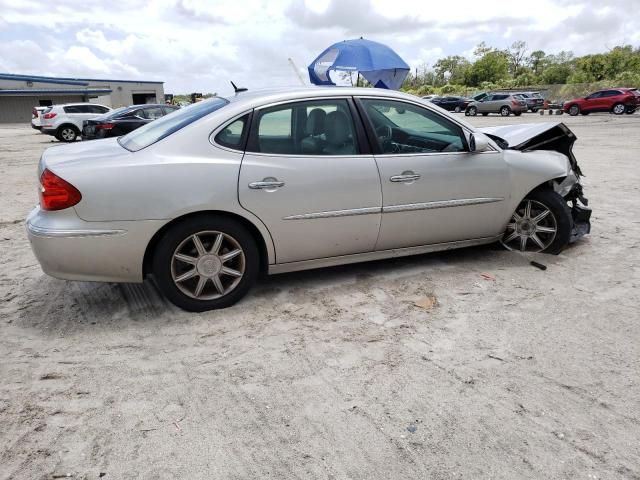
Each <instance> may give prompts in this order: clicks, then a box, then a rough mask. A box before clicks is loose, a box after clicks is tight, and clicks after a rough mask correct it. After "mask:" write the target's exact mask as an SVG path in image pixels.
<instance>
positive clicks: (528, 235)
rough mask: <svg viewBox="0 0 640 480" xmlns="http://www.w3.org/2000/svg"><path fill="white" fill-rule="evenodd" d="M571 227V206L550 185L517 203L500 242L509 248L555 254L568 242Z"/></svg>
mask: <svg viewBox="0 0 640 480" xmlns="http://www.w3.org/2000/svg"><path fill="white" fill-rule="evenodd" d="M527 205H529V215H527ZM545 211H547V214H546V215H545V216H541V214H542V213H544V212H545ZM518 217H519V219H518ZM536 218H539V220H538V221H537V222H536V221H535V219H536ZM572 228H573V218H572V217H571V210H570V209H569V206H568V205H567V202H566V201H565V200H564V198H562V197H561V196H560V195H559V194H557V193H556V192H555V191H553V190H551V189H549V188H545V189H539V190H534V191H533V192H531V193H529V194H528V195H527V196H526V197H525V198H524V199H523V200H522V202H520V204H518V207H517V208H516V211H515V212H514V214H513V216H512V217H511V219H510V220H509V223H508V224H507V229H506V230H505V233H504V235H503V237H502V240H501V243H502V245H503V246H504V247H505V248H507V249H508V250H519V251H522V252H525V251H528V252H541V253H550V254H553V255H557V254H558V253H560V252H561V251H562V250H563V249H564V248H565V247H566V246H567V244H568V243H569V239H570V238H571V230H572ZM543 229H544V230H543ZM523 237H524V240H523ZM534 237H535V238H534ZM536 239H537V240H536ZM523 242H524V243H523ZM523 246H524V248H523ZM514 247H515V248H514Z"/></svg>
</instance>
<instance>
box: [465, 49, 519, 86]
mask: <svg viewBox="0 0 640 480" xmlns="http://www.w3.org/2000/svg"><path fill="white" fill-rule="evenodd" d="M476 52H482V56H481V57H480V58H478V60H476V61H475V62H474V63H473V64H472V65H471V67H470V68H468V69H467V70H466V72H465V75H464V83H465V85H469V86H472V87H476V86H479V85H480V84H481V83H482V82H492V83H496V82H498V81H500V80H502V79H504V78H506V77H507V76H508V74H509V58H508V55H507V53H506V52H504V51H501V50H497V49H488V47H486V46H485V45H484V42H483V43H481V44H480V45H478V48H476Z"/></svg>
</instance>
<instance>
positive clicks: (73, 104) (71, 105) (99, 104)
mask: <svg viewBox="0 0 640 480" xmlns="http://www.w3.org/2000/svg"><path fill="white" fill-rule="evenodd" d="M82 105H97V106H98V107H105V108H111V107H108V106H106V105H102V104H101V103H91V102H76V103H58V104H56V105H51V106H52V107H76V106H82Z"/></svg>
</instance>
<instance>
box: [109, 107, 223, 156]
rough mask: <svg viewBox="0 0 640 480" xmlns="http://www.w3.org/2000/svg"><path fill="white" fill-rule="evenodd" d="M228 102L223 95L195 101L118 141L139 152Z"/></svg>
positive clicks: (130, 149) (132, 150) (125, 146)
mask: <svg viewBox="0 0 640 480" xmlns="http://www.w3.org/2000/svg"><path fill="white" fill-rule="evenodd" d="M228 103H229V101H228V100H226V99H224V98H222V97H215V98H211V99H209V100H204V101H202V102H198V103H194V104H193V105H189V106H188V107H185V108H181V109H180V110H176V111H175V112H173V113H170V114H169V115H166V116H164V117H162V118H159V119H158V120H154V121H153V122H151V123H147V124H146V125H145V126H143V127H140V128H138V129H137V130H134V131H133V132H131V133H128V134H127V135H125V136H124V137H120V138H119V139H118V142H119V143H120V145H122V146H123V147H124V148H126V149H127V150H129V151H131V152H137V151H138V150H142V149H143V148H146V147H148V146H149V145H153V144H154V143H156V142H158V141H160V140H162V139H163V138H165V137H168V136H169V135H171V134H172V133H174V132H177V131H178V130H180V129H181V128H183V127H186V126H187V125H189V124H190V123H193V122H195V121H196V120H198V119H200V118H202V117H204V116H206V115H209V114H210V113H211V112H215V111H216V110H218V109H220V108H222V107H224V106H225V105H226V104H228Z"/></svg>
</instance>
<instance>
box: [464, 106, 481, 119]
mask: <svg viewBox="0 0 640 480" xmlns="http://www.w3.org/2000/svg"><path fill="white" fill-rule="evenodd" d="M477 114H478V109H477V108H476V107H469V108H467V110H466V112H465V115H467V116H468V117H475V116H476V115H477ZM483 115H484V114H483Z"/></svg>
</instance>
